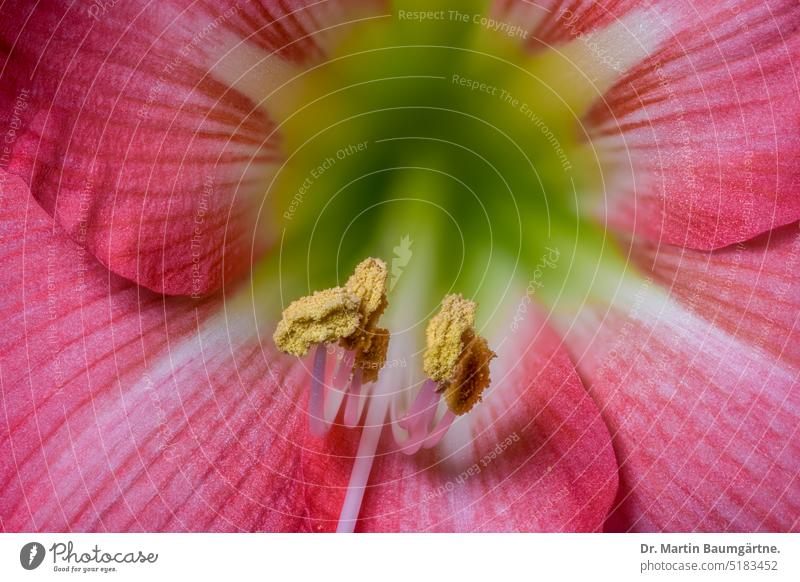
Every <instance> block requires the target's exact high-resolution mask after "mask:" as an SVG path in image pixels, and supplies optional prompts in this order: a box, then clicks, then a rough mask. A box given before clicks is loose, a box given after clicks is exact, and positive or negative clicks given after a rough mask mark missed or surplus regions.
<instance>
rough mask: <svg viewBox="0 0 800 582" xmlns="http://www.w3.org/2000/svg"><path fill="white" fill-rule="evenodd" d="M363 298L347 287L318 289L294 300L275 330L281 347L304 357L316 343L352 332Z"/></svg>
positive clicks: (282, 349) (277, 342)
mask: <svg viewBox="0 0 800 582" xmlns="http://www.w3.org/2000/svg"><path fill="white" fill-rule="evenodd" d="M359 305H360V300H359V298H358V296H357V295H354V294H353V293H351V292H350V291H348V290H347V289H346V288H344V287H333V288H331V289H325V290H324V291H317V292H315V293H313V294H312V295H309V296H307V297H302V298H300V299H298V300H296V301H293V302H292V303H291V304H290V305H289V307H287V308H286V309H285V310H284V312H283V319H281V321H280V322H279V323H278V327H277V329H276V330H275V333H274V334H273V336H272V337H273V339H274V340H275V345H276V346H277V347H278V349H279V350H281V351H282V352H285V353H287V354H291V355H293V356H298V357H303V356H305V355H306V354H307V353H308V350H309V349H310V348H311V346H312V345H315V344H321V343H325V342H330V341H336V340H338V339H339V338H342V337H347V336H350V335H352V334H353V333H354V332H355V331H356V330H357V329H358V326H359V322H360V317H361V314H360V311H359Z"/></svg>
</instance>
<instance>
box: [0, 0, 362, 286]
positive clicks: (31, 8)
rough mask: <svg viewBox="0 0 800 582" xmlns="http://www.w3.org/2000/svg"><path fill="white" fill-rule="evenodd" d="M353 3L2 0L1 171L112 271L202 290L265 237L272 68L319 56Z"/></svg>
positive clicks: (242, 267) (273, 143)
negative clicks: (327, 31) (4, 133)
mask: <svg viewBox="0 0 800 582" xmlns="http://www.w3.org/2000/svg"><path fill="white" fill-rule="evenodd" d="M365 4H369V2H356V3H354V4H348V5H347V6H346V7H347V8H348V10H343V4H342V3H341V2H338V1H335V0H328V1H323V2H316V3H311V2H305V1H297V0H292V1H290V2H277V1H274V0H270V1H265V2H261V3H252V4H249V3H247V4H229V3H225V2H195V3H190V4H189V5H188V6H183V5H182V4H180V3H176V2H117V3H97V4H96V5H95V4H92V3H68V4H64V3H59V2H51V1H43V2H37V3H29V2H20V3H18V4H16V5H9V3H6V4H4V6H3V18H2V22H0V39H2V43H0V45H1V46H2V49H0V51H2V57H3V60H2V67H0V85H1V86H2V91H1V92H2V93H3V97H2V99H0V102H2V103H3V105H5V107H4V112H3V116H4V117H5V119H4V121H7V122H9V123H10V120H11V119H12V118H13V117H16V118H17V119H18V120H19V121H18V123H17V127H16V135H15V138H14V140H13V141H12V142H11V143H10V144H6V145H9V146H10V148H11V150H12V151H11V154H10V161H9V160H8V159H6V163H4V167H7V168H8V169H9V170H10V171H12V172H13V173H16V174H18V175H20V176H22V177H24V179H25V181H26V183H27V184H29V186H30V188H31V191H32V192H33V194H34V196H35V197H36V199H37V200H38V201H39V202H40V203H41V204H42V206H43V207H44V208H45V209H46V210H47V211H48V212H49V213H50V214H52V215H53V216H54V217H55V218H56V220H57V222H58V223H59V224H60V225H61V226H62V227H63V228H64V230H65V231H66V232H67V233H68V234H69V236H70V237H71V238H72V239H73V240H76V241H78V242H80V243H81V244H82V245H85V246H86V248H88V250H89V251H90V252H91V253H92V254H94V255H96V256H97V258H98V259H99V260H100V261H101V262H102V263H103V264H105V265H107V266H108V267H109V268H110V269H111V270H112V271H114V272H115V273H117V274H120V275H122V276H124V277H126V278H128V279H131V280H134V281H136V282H138V283H140V284H142V285H145V286H146V287H148V288H150V289H153V290H156V291H161V292H165V293H168V294H186V295H188V294H203V293H207V292H209V291H213V290H215V289H217V288H219V287H220V286H221V285H222V284H223V283H224V282H225V281H230V280H232V279H234V278H236V277H237V276H239V275H241V274H242V273H243V272H245V271H247V270H248V268H249V266H250V264H251V263H252V261H253V260H254V258H255V257H256V256H258V254H259V253H260V252H261V251H262V250H263V248H264V247H265V245H266V244H267V242H268V240H269V234H268V233H269V226H268V224H267V223H268V222H269V216H268V215H266V216H260V215H259V211H260V210H261V203H262V201H263V198H264V196H265V190H266V187H267V184H268V180H267V179H266V174H267V172H268V171H270V167H271V166H272V165H273V164H274V163H275V161H276V160H277V159H278V142H277V139H276V137H275V135H273V136H272V137H270V135H271V132H272V131H273V129H274V127H273V124H272V123H271V122H270V120H269V119H268V118H267V115H266V114H265V113H264V111H263V110H262V109H261V108H259V105H260V103H259V101H260V100H261V98H263V97H264V96H265V95H266V94H267V93H268V92H269V90H270V89H271V88H272V86H273V85H274V84H275V81H274V79H271V78H270V76H269V74H270V71H273V70H274V69H275V68H276V67H277V68H278V69H280V67H281V63H282V62H285V61H287V60H288V61H293V62H297V61H302V60H308V59H309V58H313V57H316V56H318V55H319V54H320V53H321V51H322V47H321V40H320V39H322V38H324V36H325V35H324V34H317V33H319V31H320V30H321V29H323V28H325V27H328V26H334V27H335V26H336V25H337V24H339V25H341V24H342V23H343V22H347V20H348V18H349V16H348V14H350V13H352V9H354V8H356V7H362V6H363V5H365ZM103 6H106V8H103ZM272 53H277V54H276V55H275V56H272V57H271V58H268V57H269V55H270V54H272ZM251 67H252V68H251ZM262 69H263V70H262ZM231 85H234V86H233V87H232V86H231ZM253 87H256V88H257V89H259V90H260V91H261V92H260V93H258V94H255V95H254V94H252V89H253ZM20 99H21V101H22V102H23V106H21V107H20V108H18V111H17V112H16V113H12V108H13V106H14V103H15V101H18V100H20ZM4 127H5V125H4Z"/></svg>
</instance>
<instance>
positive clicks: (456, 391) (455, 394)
mask: <svg viewBox="0 0 800 582" xmlns="http://www.w3.org/2000/svg"><path fill="white" fill-rule="evenodd" d="M476 307H477V306H476V305H475V303H474V302H472V301H469V300H467V299H464V298H463V297H462V296H461V295H448V296H447V297H445V298H444V301H442V309H441V310H440V311H439V313H437V314H436V315H435V316H434V317H433V318H432V319H431V320H430V322H429V323H428V328H427V330H426V332H425V336H426V339H427V342H428V345H427V349H426V350H425V354H424V356H423V367H424V369H425V373H426V374H428V376H429V377H430V378H431V379H432V380H435V381H436V382H438V383H439V391H440V392H443V393H444V400H445V403H446V404H447V407H448V408H449V409H450V410H451V411H452V412H454V413H455V414H457V415H461V414H466V413H467V412H469V411H470V410H471V409H472V407H473V406H475V404H476V403H477V402H479V401H480V399H481V394H482V393H483V391H484V390H485V389H486V388H487V387H488V386H489V383H490V382H491V378H490V376H489V363H490V362H491V360H492V358H494V357H496V354H495V353H494V352H493V351H492V350H490V349H489V344H488V343H487V342H486V340H485V339H484V338H483V337H481V336H480V335H478V333H477V332H476V331H475V328H474V324H475V309H476Z"/></svg>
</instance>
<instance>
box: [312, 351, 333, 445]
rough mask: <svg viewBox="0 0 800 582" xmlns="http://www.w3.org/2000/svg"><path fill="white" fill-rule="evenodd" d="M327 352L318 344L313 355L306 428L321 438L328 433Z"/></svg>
mask: <svg viewBox="0 0 800 582" xmlns="http://www.w3.org/2000/svg"><path fill="white" fill-rule="evenodd" d="M327 362H328V350H327V349H326V348H325V344H319V345H318V346H317V350H316V352H315V353H314V366H313V368H312V371H311V394H310V395H309V398H308V426H309V428H310V430H311V433H312V434H313V435H314V436H318V437H323V436H325V435H326V434H327V432H328V427H327V426H326V423H325V417H324V412H325V392H327V390H326V388H325V364H327Z"/></svg>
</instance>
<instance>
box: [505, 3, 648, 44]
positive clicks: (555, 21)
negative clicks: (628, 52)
mask: <svg viewBox="0 0 800 582" xmlns="http://www.w3.org/2000/svg"><path fill="white" fill-rule="evenodd" d="M645 5H646V3H645V2H643V1H642V0H609V1H607V2H602V3H600V2H597V1H596V0H536V1H535V2H528V1H527V0H495V3H494V4H493V6H492V14H493V16H494V17H496V18H498V19H501V21H502V22H506V23H509V24H511V23H515V24H517V25H518V26H522V27H523V29H524V30H525V31H526V32H527V37H526V39H527V41H526V42H527V44H528V45H530V46H531V47H532V48H537V47H541V46H542V45H555V44H560V43H564V42H569V41H571V40H573V39H575V38H576V37H577V36H579V35H585V34H588V33H592V32H594V31H596V30H599V29H603V28H605V27H607V26H608V25H610V24H613V23H615V22H617V21H618V20H619V19H621V18H622V17H623V16H625V15H626V14H628V13H629V12H631V11H632V10H635V9H637V8H643V7H644V6H645Z"/></svg>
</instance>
